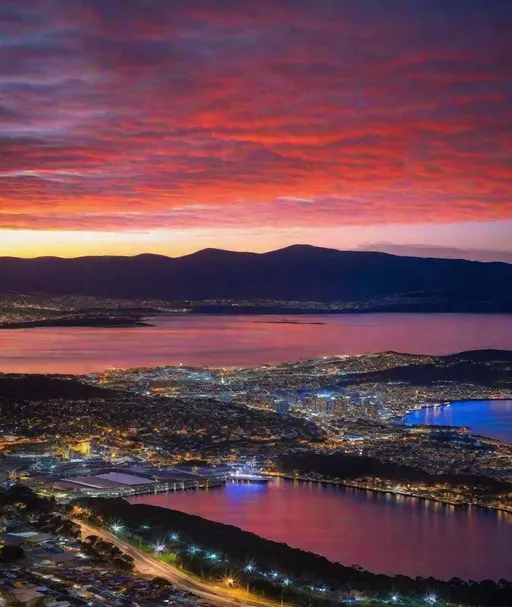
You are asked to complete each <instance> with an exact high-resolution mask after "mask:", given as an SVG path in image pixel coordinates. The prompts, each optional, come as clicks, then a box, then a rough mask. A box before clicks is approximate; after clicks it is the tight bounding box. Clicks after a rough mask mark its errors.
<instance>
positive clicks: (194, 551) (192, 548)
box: [188, 546, 199, 554]
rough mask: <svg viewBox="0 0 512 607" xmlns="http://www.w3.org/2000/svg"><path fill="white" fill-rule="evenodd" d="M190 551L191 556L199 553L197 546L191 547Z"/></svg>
mask: <svg viewBox="0 0 512 607" xmlns="http://www.w3.org/2000/svg"><path fill="white" fill-rule="evenodd" d="M188 551H189V552H190V554H196V552H199V548H198V547H197V546H190V548H189V549H188Z"/></svg>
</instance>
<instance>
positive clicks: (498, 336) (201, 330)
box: [0, 314, 512, 373]
mask: <svg viewBox="0 0 512 607" xmlns="http://www.w3.org/2000/svg"><path fill="white" fill-rule="evenodd" d="M151 322H154V323H155V325H156V326H154V327H144V328H142V327H139V328H124V329H123V328H113V327H110V328H97V327H96V328H94V327H91V328H83V327H74V328H64V327H59V328H49V327H48V328H39V329H16V330H0V371H16V372H32V373H36V372H45V373H89V372H92V371H98V370H101V369H104V368H105V367H108V366H116V367H137V366H158V365H173V364H179V363H180V362H182V363H184V364H190V365H199V366H201V365H212V366H238V365H241V366H244V365H257V364H262V363H265V362H277V361H285V360H297V359H300V358H311V357H315V356H324V355H332V354H361V353H366V352H384V351H387V350H395V351H398V352H411V353H419V354H448V353H452V352H460V351H463V350H474V349H484V348H498V349H501V348H503V349H507V348H510V344H511V343H512V316H506V315H478V314H461V315H457V314H431V315H429V314H359V315H357V314H355V315H352V314H346V315H332V316H331V315H328V316H314V315H311V316H309V315H308V316H300V317H293V316H292V317H290V316H285V315H279V316H202V315H174V316H168V317H159V318H158V319H153V320H152V321H151Z"/></svg>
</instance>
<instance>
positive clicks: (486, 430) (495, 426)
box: [404, 400, 512, 444]
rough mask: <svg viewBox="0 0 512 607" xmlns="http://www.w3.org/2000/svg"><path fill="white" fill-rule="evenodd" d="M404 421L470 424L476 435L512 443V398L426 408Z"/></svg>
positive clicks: (408, 416)
mask: <svg viewBox="0 0 512 607" xmlns="http://www.w3.org/2000/svg"><path fill="white" fill-rule="evenodd" d="M404 423H406V424H409V425H417V424H429V425H431V426H466V427H469V428H471V431H472V432H473V433H474V434H480V435H482V436H489V437H490V438H495V439H497V440H500V441H503V442H505V443H509V444H512V400H480V401H471V400H470V401H459V402H454V403H451V404H450V405H449V406H447V405H441V406H439V407H424V408H422V409H419V410H418V411H413V412H412V413H410V414H409V415H407V416H406V417H405V419H404Z"/></svg>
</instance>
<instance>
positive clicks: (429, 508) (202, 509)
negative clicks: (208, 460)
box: [128, 479, 512, 581]
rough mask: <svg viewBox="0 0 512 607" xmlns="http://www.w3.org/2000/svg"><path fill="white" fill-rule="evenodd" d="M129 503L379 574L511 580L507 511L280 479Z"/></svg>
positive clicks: (511, 522)
mask: <svg viewBox="0 0 512 607" xmlns="http://www.w3.org/2000/svg"><path fill="white" fill-rule="evenodd" d="M128 501H129V502H131V503H144V504H151V505H154V506H161V507H164V508H172V509H175V510H181V511H183V512H188V513H190V514H196V515H198V516H202V517H204V518H207V519H210V520H214V521H218V522H221V523H226V524H229V525H235V526H237V527H240V528H242V529H244V530H246V531H252V532H253V533H256V534H257V535H259V536H261V537H265V538H267V539H271V540H275V541H278V542H284V543H286V544H288V545H290V546H292V547H294V548H302V549H304V550H308V551H311V552H315V553H316V554H320V555H322V556H325V557H327V558H328V559H329V560H331V561H338V562H340V563H342V564H344V565H352V564H357V565H360V566H362V567H364V568H365V569H368V570H370V571H373V572H376V573H386V574H389V575H395V574H403V575H410V576H413V577H415V576H422V577H428V576H433V577H435V578H437V579H450V578H451V577H454V576H457V577H460V578H462V579H473V580H477V581H481V580H483V579H495V580H499V579H500V578H505V579H512V559H511V558H510V554H511V553H512V515H510V514H506V513H503V512H493V511H487V510H483V509H479V508H467V509H466V508H455V507H453V506H448V505H443V504H439V503H436V502H429V501H424V500H418V499H415V498H409V497H400V496H393V495H388V494H382V493H374V492H371V491H361V490H356V489H348V488H341V487H333V486H328V485H319V484H316V483H307V482H299V481H285V480H280V479H278V480H274V481H272V482H270V483H269V484H268V485H248V484H228V485H227V486H226V487H225V488H216V489H210V490H197V491H176V492H171V493H159V494H156V495H154V494H153V495H141V496H136V497H132V498H129V500H128Z"/></svg>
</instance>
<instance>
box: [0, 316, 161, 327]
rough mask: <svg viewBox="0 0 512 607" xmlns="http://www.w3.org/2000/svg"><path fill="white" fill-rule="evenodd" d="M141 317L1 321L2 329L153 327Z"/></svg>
mask: <svg viewBox="0 0 512 607" xmlns="http://www.w3.org/2000/svg"><path fill="white" fill-rule="evenodd" d="M153 326H154V325H152V324H151V323H148V322H145V321H144V320H142V319H141V318H123V317H120V318H103V317H100V318H87V317H84V318H55V319H53V318H49V319H44V320H22V321H19V322H4V323H0V329H33V328H38V327H39V328H40V327H99V328H101V327H105V328H113V327H117V328H130V327H153Z"/></svg>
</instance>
